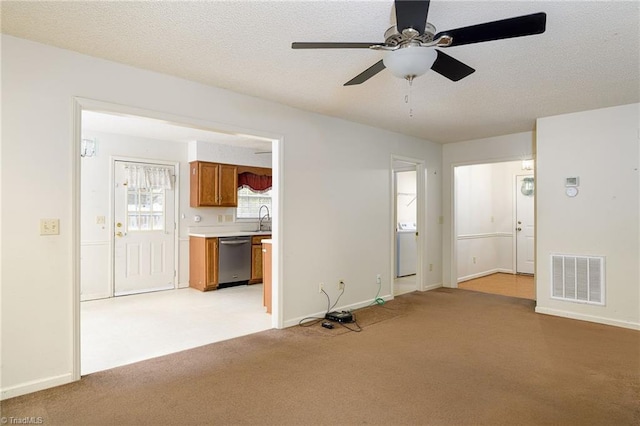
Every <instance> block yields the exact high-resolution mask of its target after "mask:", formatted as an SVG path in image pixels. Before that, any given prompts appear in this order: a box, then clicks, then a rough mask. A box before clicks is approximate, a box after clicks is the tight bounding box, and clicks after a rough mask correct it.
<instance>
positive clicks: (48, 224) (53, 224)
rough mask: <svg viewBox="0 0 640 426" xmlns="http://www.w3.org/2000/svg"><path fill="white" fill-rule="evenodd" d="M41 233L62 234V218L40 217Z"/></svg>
mask: <svg viewBox="0 0 640 426" xmlns="http://www.w3.org/2000/svg"><path fill="white" fill-rule="evenodd" d="M40 235H60V219H40Z"/></svg>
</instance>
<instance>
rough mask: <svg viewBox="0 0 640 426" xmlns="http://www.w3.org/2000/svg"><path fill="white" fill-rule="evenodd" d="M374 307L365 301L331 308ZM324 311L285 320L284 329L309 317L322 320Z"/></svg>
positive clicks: (388, 296)
mask: <svg viewBox="0 0 640 426" xmlns="http://www.w3.org/2000/svg"><path fill="white" fill-rule="evenodd" d="M379 297H380V298H381V299H383V300H384V301H385V302H388V301H389V300H391V299H392V297H391V296H390V295H387V296H379ZM373 305H375V303H373V300H366V301H364V302H358V303H353V304H351V305H346V306H338V307H335V308H333V310H334V311H352V310H356V309H360V308H365V307H367V306H373ZM326 313H327V312H326V311H322V312H316V313H314V314H311V315H306V316H304V317H298V318H293V319H290V320H286V321H285V322H284V328H287V327H293V326H294V325H298V324H299V323H300V321H302V320H303V319H305V318H311V317H315V318H324V315H325V314H326Z"/></svg>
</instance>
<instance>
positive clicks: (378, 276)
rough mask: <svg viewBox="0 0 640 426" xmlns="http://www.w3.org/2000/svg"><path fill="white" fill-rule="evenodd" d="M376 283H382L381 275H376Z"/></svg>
mask: <svg viewBox="0 0 640 426" xmlns="http://www.w3.org/2000/svg"><path fill="white" fill-rule="evenodd" d="M376 284H382V275H380V274H378V275H376Z"/></svg>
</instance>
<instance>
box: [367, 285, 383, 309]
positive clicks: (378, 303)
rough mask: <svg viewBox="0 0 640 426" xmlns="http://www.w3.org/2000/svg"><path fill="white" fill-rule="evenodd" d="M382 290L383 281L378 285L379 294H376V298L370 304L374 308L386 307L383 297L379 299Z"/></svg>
mask: <svg viewBox="0 0 640 426" xmlns="http://www.w3.org/2000/svg"><path fill="white" fill-rule="evenodd" d="M381 290H382V281H380V284H378V292H377V293H376V297H375V298H374V299H373V302H371V303H369V306H373V305H380V306H382V305H384V303H385V301H384V299H383V298H382V297H378V296H380V291H381Z"/></svg>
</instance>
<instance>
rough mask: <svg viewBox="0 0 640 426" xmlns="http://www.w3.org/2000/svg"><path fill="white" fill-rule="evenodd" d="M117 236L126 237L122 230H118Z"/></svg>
mask: <svg viewBox="0 0 640 426" xmlns="http://www.w3.org/2000/svg"><path fill="white" fill-rule="evenodd" d="M116 237H124V234H123V233H122V232H116Z"/></svg>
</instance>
